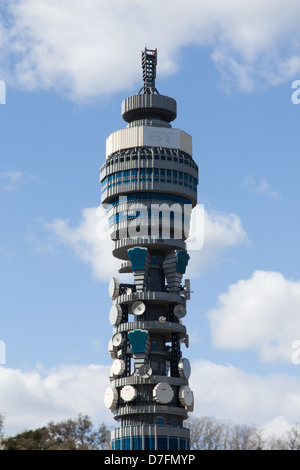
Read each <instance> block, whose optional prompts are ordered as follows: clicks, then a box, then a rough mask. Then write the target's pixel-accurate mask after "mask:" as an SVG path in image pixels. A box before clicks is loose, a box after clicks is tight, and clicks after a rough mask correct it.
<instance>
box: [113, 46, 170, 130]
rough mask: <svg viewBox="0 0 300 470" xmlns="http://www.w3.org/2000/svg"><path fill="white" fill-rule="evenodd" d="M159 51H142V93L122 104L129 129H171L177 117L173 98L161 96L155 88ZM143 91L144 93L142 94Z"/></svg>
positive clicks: (123, 116) (123, 114)
mask: <svg viewBox="0 0 300 470" xmlns="http://www.w3.org/2000/svg"><path fill="white" fill-rule="evenodd" d="M156 65H157V49H147V48H145V50H144V51H142V70H143V82H144V83H143V86H142V88H141V89H140V91H139V92H138V93H137V94H136V95H133V96H130V97H129V98H126V99H125V100H124V101H123V102H122V118H123V119H124V121H126V122H128V123H129V127H135V126H141V125H142V126H157V127H171V125H170V122H171V121H174V119H176V116H177V104H176V101H175V100H174V99H173V98H169V97H168V96H164V95H160V94H159V93H158V91H157V89H156V87H155V79H156ZM142 91H143V93H142Z"/></svg>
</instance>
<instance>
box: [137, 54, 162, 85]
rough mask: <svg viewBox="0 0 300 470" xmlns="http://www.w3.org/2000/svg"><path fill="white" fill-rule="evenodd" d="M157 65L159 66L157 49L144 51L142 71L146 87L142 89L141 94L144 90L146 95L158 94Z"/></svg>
mask: <svg viewBox="0 0 300 470" xmlns="http://www.w3.org/2000/svg"><path fill="white" fill-rule="evenodd" d="M156 65H157V49H147V48H146V47H145V50H144V51H142V69H143V81H144V85H143V87H142V88H141V89H140V91H139V94H140V93H141V91H142V90H143V91H144V93H148V94H153V93H155V92H156V93H157V94H159V93H158V91H157V89H156V88H155V78H156Z"/></svg>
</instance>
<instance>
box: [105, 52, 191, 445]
mask: <svg viewBox="0 0 300 470" xmlns="http://www.w3.org/2000/svg"><path fill="white" fill-rule="evenodd" d="M156 63H157V51H156V50H149V49H145V50H144V51H143V52H142V69H143V81H144V85H143V87H142V88H141V90H140V92H139V93H138V94H137V95H134V96H130V97H129V98H126V99H125V100H124V101H123V103H122V117H123V119H124V121H126V122H127V123H128V125H127V127H126V128H124V129H121V130H118V131H116V132H114V133H112V134H111V135H110V136H109V137H108V139H107V146H106V148H107V155H106V162H105V164H104V165H103V166H102V168H101V172H100V181H101V186H102V189H101V191H102V192H101V202H102V204H103V205H104V206H105V207H106V210H107V213H108V220H109V227H110V236H111V238H112V240H113V241H114V247H113V255H114V256H115V257H116V258H118V259H120V269H119V273H121V274H122V273H131V274H132V282H131V283H126V282H125V283H121V282H120V281H119V278H118V277H114V278H112V279H111V281H110V283H109V294H110V297H111V299H112V302H113V305H112V307H111V310H110V312H109V321H110V323H111V325H112V326H113V335H112V338H111V340H110V341H109V345H108V350H109V354H110V356H111V358H112V365H111V368H110V382H111V383H110V387H109V388H108V389H107V390H106V393H105V397H104V401H105V405H106V406H107V407H108V408H109V409H111V411H112V412H113V414H114V418H115V420H116V421H117V427H116V428H115V429H114V430H113V431H112V437H111V446H112V449H113V450H188V449H189V430H188V428H186V427H184V421H185V420H186V419H187V417H188V412H190V411H192V410H193V403H194V396H193V392H192V391H191V389H190V387H189V377H190V373H191V368H190V364H189V360H188V359H186V358H185V357H184V356H185V354H186V348H188V346H189V338H188V334H187V331H186V327H185V326H184V324H183V318H184V316H185V315H186V301H187V300H188V299H189V298H190V283H189V280H188V279H185V280H183V276H184V274H185V271H186V267H187V264H188V261H189V255H188V253H187V250H186V242H185V241H186V239H187V238H188V228H189V224H190V217H191V210H192V208H193V207H194V206H195V205H196V204H197V184H198V167H197V164H196V163H195V162H194V160H193V158H192V138H191V136H189V135H188V134H186V133H185V132H183V131H181V130H179V129H173V128H172V127H171V124H170V122H172V121H173V120H174V119H175V118H176V115H177V110H176V108H177V107H176V101H175V100H174V99H172V98H169V97H167V96H163V95H160V94H159V93H158V91H157V89H156V88H155V77H156ZM181 349H183V350H184V352H183V353H182V351H181Z"/></svg>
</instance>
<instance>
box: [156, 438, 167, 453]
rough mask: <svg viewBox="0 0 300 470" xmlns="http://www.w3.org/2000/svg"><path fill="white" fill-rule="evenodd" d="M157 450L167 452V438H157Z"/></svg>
mask: <svg viewBox="0 0 300 470" xmlns="http://www.w3.org/2000/svg"><path fill="white" fill-rule="evenodd" d="M157 450H168V439H167V436H159V437H158V438H157Z"/></svg>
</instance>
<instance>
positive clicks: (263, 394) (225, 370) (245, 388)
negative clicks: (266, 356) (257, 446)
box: [190, 360, 300, 434]
mask: <svg viewBox="0 0 300 470" xmlns="http://www.w3.org/2000/svg"><path fill="white" fill-rule="evenodd" d="M190 386H191V388H192V390H193V391H194V395H195V401H196V406H195V411H194V413H195V415H197V416H204V415H207V416H214V417H216V418H220V419H229V420H232V421H233V422H235V423H241V424H255V425H257V426H264V427H265V428H266V429H267V430H269V431H270V432H277V433H279V434H280V433H282V432H283V431H285V430H286V428H287V426H292V425H294V424H296V423H299V420H300V407H299V402H300V380H299V377H291V376H289V375H287V374H269V375H266V376H260V375H257V374H248V373H246V372H244V371H243V370H241V369H238V368H236V367H234V366H232V365H222V364H215V363H212V362H209V361H205V360H197V361H195V362H193V363H192V374H191V378H190Z"/></svg>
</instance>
